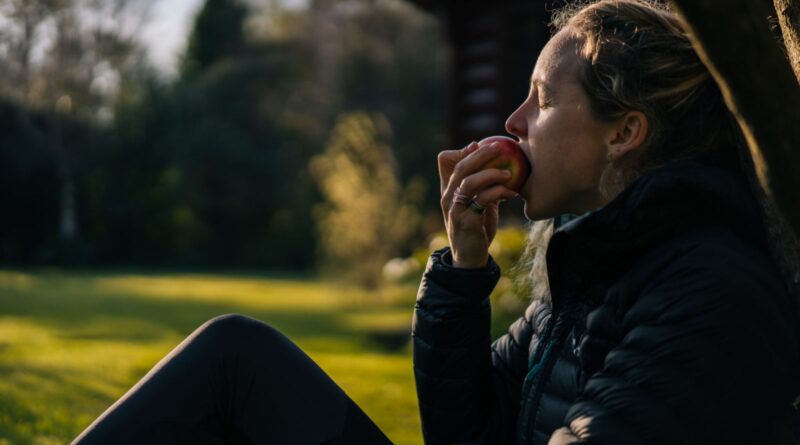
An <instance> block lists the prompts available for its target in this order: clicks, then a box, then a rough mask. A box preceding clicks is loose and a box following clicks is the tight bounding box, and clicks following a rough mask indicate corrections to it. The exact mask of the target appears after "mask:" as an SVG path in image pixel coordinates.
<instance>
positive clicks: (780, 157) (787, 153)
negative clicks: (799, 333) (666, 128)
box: [672, 0, 800, 234]
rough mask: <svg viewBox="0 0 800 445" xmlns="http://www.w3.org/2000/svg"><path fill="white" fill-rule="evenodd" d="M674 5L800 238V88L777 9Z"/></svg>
mask: <svg viewBox="0 0 800 445" xmlns="http://www.w3.org/2000/svg"><path fill="white" fill-rule="evenodd" d="M775 1H776V2H781V3H785V4H787V5H789V4H792V3H795V0H775ZM672 3H673V5H674V6H676V9H677V10H678V13H679V14H680V15H681V16H683V18H684V19H685V20H686V22H687V23H688V25H689V28H690V29H689V31H690V33H691V35H692V41H693V44H694V46H695V49H696V50H697V52H698V54H700V57H701V58H702V59H703V61H704V63H705V64H706V65H707V66H708V68H709V69H710V71H711V73H712V74H713V76H714V78H715V80H716V81H717V83H718V84H719V86H720V88H721V89H722V92H723V94H724V95H725V100H726V102H727V104H728V107H729V108H730V109H731V111H732V112H733V113H734V115H735V116H736V119H737V120H738V122H739V125H740V126H741V127H742V130H743V132H744V134H745V137H746V138H747V144H748V147H749V149H750V154H751V155H752V158H753V162H754V164H755V170H756V173H757V174H758V178H759V180H760V182H761V185H762V186H763V187H764V190H765V191H766V192H767V194H768V195H769V196H770V197H771V198H772V199H773V201H774V202H775V203H776V204H777V206H778V208H779V209H780V210H781V211H782V213H783V214H784V216H785V218H786V220H787V222H788V223H789V225H790V226H791V227H792V229H793V230H794V233H795V234H800V174H799V172H798V167H800V124H798V121H797V117H796V110H800V86H798V81H797V78H796V77H795V74H794V72H793V71H792V68H791V66H790V64H789V63H788V62H787V61H786V58H785V57H784V54H783V52H782V51H781V48H780V45H779V43H778V42H776V40H775V38H774V36H773V34H772V32H771V31H770V28H769V22H768V20H767V17H768V16H770V15H773V14H774V11H773V10H772V7H771V5H770V4H769V3H767V2H761V1H752V0H735V1H731V0H672ZM789 9H791V10H793V11H794V10H796V9H795V8H789ZM794 30H795V31H796V29H794ZM796 34H797V33H796V32H795V33H794V35H796ZM791 44H792V40H791V38H790V39H789V41H788V42H787V49H789V51H790V52H792V51H796V49H791V47H790V46H788V45H791ZM798 55H800V54H794V56H795V57H796V56H798Z"/></svg>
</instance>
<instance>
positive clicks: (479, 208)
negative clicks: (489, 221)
mask: <svg viewBox="0 0 800 445" xmlns="http://www.w3.org/2000/svg"><path fill="white" fill-rule="evenodd" d="M468 208H469V209H470V210H472V211H473V212H475V213H477V214H478V215H483V212H485V211H486V207H484V206H482V205H480V204H478V203H477V202H476V201H475V200H474V199H471V200H470V201H469V204H468Z"/></svg>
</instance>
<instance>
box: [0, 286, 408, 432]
mask: <svg viewBox="0 0 800 445" xmlns="http://www.w3.org/2000/svg"><path fill="white" fill-rule="evenodd" d="M395 292H404V291H403V290H401V291H395ZM405 292H407V293H408V295H409V297H408V298H409V299H408V303H407V304H402V303H399V304H398V302H397V301H393V302H392V304H387V303H385V302H383V303H382V302H380V301H370V300H369V299H368V297H367V296H366V295H365V294H364V293H363V292H360V291H356V290H352V289H347V288H342V287H340V286H332V285H327V284H325V283H321V282H317V281H312V280H299V279H297V280H291V279H286V278H265V277H258V276H231V275H213V274H108V273H86V272H84V273H62V272H58V271H40V272H17V271H0V445H1V444H3V443H10V444H50V443H60V444H63V443H68V442H69V441H70V440H71V439H72V438H74V437H75V436H76V435H77V434H78V433H79V432H80V431H81V430H82V429H83V428H85V427H86V426H87V425H88V424H89V423H90V422H91V421H92V420H93V419H94V418H95V417H97V416H98V415H99V414H100V413H102V412H103V411H104V410H105V409H106V408H107V407H108V406H109V405H110V404H111V403H112V402H113V401H114V400H116V399H117V398H118V397H120V396H121V395H122V394H124V392H125V391H127V389H128V388H130V387H131V386H132V385H133V384H134V383H136V381H138V380H139V379H140V378H141V377H142V376H143V375H144V374H145V373H146V372H147V370H148V369H150V368H151V367H152V366H153V365H154V364H155V363H156V362H158V360H160V359H161V357H163V356H164V355H165V354H166V353H168V352H169V351H170V350H171V349H172V348H173V347H175V346H176V345H177V344H178V343H179V342H180V341H181V339H183V338H184V337H185V336H186V335H188V334H189V333H191V332H192V331H193V330H194V329H195V328H197V327H198V326H200V325H201V324H202V323H203V322H205V321H206V320H208V319H210V318H212V317H214V316H217V315H220V314H224V313H242V314H245V315H248V316H251V317H254V318H257V319H260V320H262V321H264V322H266V323H269V324H271V325H272V326H274V327H276V328H278V329H279V330H281V331H282V332H284V333H285V334H286V335H287V336H289V337H290V338H291V339H292V340H294V341H295V342H297V344H298V345H299V346H300V347H301V348H303V350H305V351H306V352H307V353H308V354H309V355H311V356H312V358H314V359H315V360H317V361H318V362H319V364H320V366H321V367H322V368H323V369H325V370H326V372H328V373H329V374H330V375H331V377H332V378H333V379H334V380H335V381H336V382H338V383H339V384H340V385H341V386H342V387H343V388H344V389H345V390H346V391H347V392H348V394H350V395H351V397H352V398H353V399H354V400H355V401H356V402H357V403H359V405H360V406H361V407H362V408H363V409H364V411H365V412H366V413H367V414H368V415H369V416H370V417H371V418H372V419H373V420H375V421H376V422H377V423H378V425H379V426H381V428H382V429H384V431H385V432H386V433H387V434H388V435H389V437H390V438H391V439H392V440H393V441H394V442H395V443H397V444H416V443H421V436H420V427H419V418H418V411H417V405H416V397H415V393H414V391H415V390H414V383H413V373H412V367H411V356H410V349H409V348H408V346H407V343H408V332H409V331H410V320H411V310H412V306H413V303H412V301H413V296H414V292H415V290H414V289H413V288H409V289H408V290H406V291H405ZM382 331H388V332H390V333H392V334H391V335H396V336H400V341H399V343H397V344H394V343H391V344H390V343H385V342H383V341H382V340H381V338H382V337H381V335H382V333H381V332H382ZM403 331H405V332H403ZM403 337H404V338H403Z"/></svg>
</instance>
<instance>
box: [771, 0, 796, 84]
mask: <svg viewBox="0 0 800 445" xmlns="http://www.w3.org/2000/svg"><path fill="white" fill-rule="evenodd" d="M775 11H776V12H777V13H778V22H779V23H780V26H781V33H782V34H783V42H784V45H785V46H786V52H787V53H788V55H789V61H790V62H791V64H792V69H793V70H794V75H795V76H796V77H797V80H798V81H800V2H798V1H797V0H775Z"/></svg>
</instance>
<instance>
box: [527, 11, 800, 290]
mask: <svg viewBox="0 0 800 445" xmlns="http://www.w3.org/2000/svg"><path fill="white" fill-rule="evenodd" d="M552 26H553V30H554V32H559V31H562V30H563V31H565V32H569V33H571V34H572V35H573V36H574V37H575V38H576V39H577V41H578V44H579V55H580V58H581V59H582V65H581V68H580V69H579V73H578V78H579V79H578V80H579V82H580V83H581V85H582V87H583V88H584V90H585V91H586V93H587V95H588V96H589V98H590V103H591V108H592V114H593V115H594V116H595V117H596V118H597V119H599V120H601V121H611V120H615V119H617V118H619V117H621V116H623V115H624V114H625V113H626V112H628V111H632V110H637V111H641V112H642V113H644V114H645V116H647V118H648V123H649V127H650V129H649V134H648V137H647V139H646V140H645V142H644V145H643V146H642V149H640V150H633V151H631V152H629V153H628V155H626V156H623V157H621V158H619V159H617V160H615V161H613V162H609V163H608V165H607V166H606V168H605V170H604V172H603V174H602V175H601V178H600V184H599V189H600V192H601V193H602V194H603V196H604V197H606V198H607V199H611V198H613V197H614V196H616V195H617V194H618V193H619V192H621V191H622V190H623V189H625V188H626V187H627V186H628V185H630V183H631V182H633V181H634V180H635V179H636V178H638V177H640V176H641V175H643V174H645V173H647V172H649V171H652V170H653V169H656V168H658V167H660V166H662V165H664V164H666V163H667V162H670V161H673V160H678V159H703V160H705V161H707V162H710V163H713V164H714V165H720V166H725V167H731V168H736V169H739V170H740V171H743V172H744V173H745V175H746V176H747V177H748V180H749V182H750V185H751V189H752V191H753V194H754V196H755V197H756V199H757V200H758V201H759V203H760V205H761V209H762V213H763V215H762V216H763V219H764V221H765V222H766V224H765V227H766V229H767V235H768V240H769V245H770V246H769V247H770V250H771V253H772V256H773V257H774V258H775V259H776V261H777V263H778V265H779V268H780V270H781V272H782V273H783V276H784V278H785V279H786V282H787V285H788V286H789V290H790V291H791V292H792V293H793V294H794V295H795V297H796V298H800V259H798V251H799V250H800V249H799V248H798V246H799V245H800V243H798V240H797V238H796V237H795V236H794V234H793V232H792V231H791V230H790V229H789V228H788V225H787V224H786V222H785V220H783V218H782V216H781V215H780V213H779V212H778V211H777V209H776V208H775V206H774V204H773V203H772V202H771V201H769V199H768V198H767V197H766V195H765V194H764V191H763V189H762V188H761V186H760V184H759V183H758V181H757V179H756V177H755V174H754V169H753V165H752V159H751V157H750V155H749V152H748V151H747V146H746V142H745V141H744V138H743V136H742V133H741V130H740V128H739V126H738V124H737V122H736V120H735V118H734V116H733V115H732V113H731V112H730V111H729V110H728V108H727V106H726V105H725V102H724V99H723V96H722V93H721V92H720V90H719V87H718V86H717V84H716V82H715V81H714V79H713V78H712V76H711V74H710V72H709V71H708V69H707V68H706V67H705V65H704V64H703V63H702V61H701V60H700V58H699V56H698V55H697V53H696V52H695V51H694V48H693V47H692V44H691V41H690V39H689V36H688V35H687V32H686V26H685V24H684V23H683V21H682V20H681V19H680V17H678V16H677V15H676V14H675V13H674V12H672V11H671V10H670V8H669V7H668V6H667V5H665V4H663V3H661V2H658V1H654V0H600V1H585V0H584V1H573V2H570V3H568V4H567V5H566V6H564V7H563V8H561V9H560V10H558V11H557V12H556V13H555V14H554V17H553V22H552ZM550 236H552V223H551V222H549V221H539V222H537V223H534V224H533V225H532V227H531V230H530V232H529V236H528V243H529V245H528V246H527V248H526V250H525V253H524V254H523V256H522V258H521V260H520V264H521V265H523V266H521V267H528V268H529V270H530V272H529V273H528V274H524V277H523V279H524V280H529V282H528V286H529V287H531V288H533V289H535V290H534V298H549V287H548V288H547V289H543V288H542V286H547V282H548V280H547V265H546V264H545V261H544V255H545V252H546V248H547V247H546V246H547V245H548V244H549V237H550ZM520 275H523V274H520ZM537 283H539V284H538V285H537ZM537 286H538V287H537Z"/></svg>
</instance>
